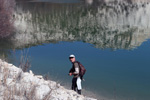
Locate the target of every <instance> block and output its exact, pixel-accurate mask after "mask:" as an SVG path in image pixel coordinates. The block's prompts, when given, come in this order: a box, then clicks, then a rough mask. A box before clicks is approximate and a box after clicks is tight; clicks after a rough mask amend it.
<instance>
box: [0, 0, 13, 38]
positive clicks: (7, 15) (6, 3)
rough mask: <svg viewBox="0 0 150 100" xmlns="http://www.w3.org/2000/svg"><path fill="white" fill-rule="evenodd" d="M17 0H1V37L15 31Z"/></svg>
mask: <svg viewBox="0 0 150 100" xmlns="http://www.w3.org/2000/svg"><path fill="white" fill-rule="evenodd" d="M14 6H15V0H0V38H5V37H8V36H10V35H11V33H12V32H13V29H14V28H13V22H14V19H13V9H14Z"/></svg>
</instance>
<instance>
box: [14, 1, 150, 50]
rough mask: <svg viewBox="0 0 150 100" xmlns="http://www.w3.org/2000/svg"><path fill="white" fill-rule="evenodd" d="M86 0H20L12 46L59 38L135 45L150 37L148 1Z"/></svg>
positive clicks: (103, 45)
mask: <svg viewBox="0 0 150 100" xmlns="http://www.w3.org/2000/svg"><path fill="white" fill-rule="evenodd" d="M84 2H85V4H84V3H81V4H52V3H45V2H40V3H36V2H32V3H31V2H26V3H17V7H16V12H15V18H16V21H15V26H16V35H15V36H14V37H13V38H12V39H11V40H12V41H13V43H14V45H13V48H23V47H25V46H32V45H39V44H42V43H56V42H59V41H83V42H86V43H91V44H94V46H95V47H96V48H101V49H104V48H112V49H133V48H135V47H137V46H140V45H141V44H142V42H143V41H145V40H147V39H149V38H150V21H149V20H150V12H149V10H150V4H149V3H148V2H144V1H142V3H141V2H135V1H133V0H127V1H118V2H117V1H115V2H112V1H111V2H110V1H109V0H108V1H106V0H102V1H99V0H95V1H93V0H85V1H84ZM87 4H90V6H87Z"/></svg>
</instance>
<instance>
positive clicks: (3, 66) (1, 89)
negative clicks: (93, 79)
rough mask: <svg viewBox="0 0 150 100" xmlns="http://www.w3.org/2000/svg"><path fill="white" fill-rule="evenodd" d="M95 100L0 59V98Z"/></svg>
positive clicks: (19, 99)
mask: <svg viewBox="0 0 150 100" xmlns="http://www.w3.org/2000/svg"><path fill="white" fill-rule="evenodd" d="M10 99H11V100H12V99H13V100H96V99H92V98H88V97H85V96H82V95H78V94H77V93H76V92H74V91H72V90H67V89H65V88H64V87H62V86H60V84H58V83H56V82H54V81H50V80H48V81H46V80H44V79H43V78H42V76H37V75H34V74H33V73H32V71H30V73H28V72H23V71H22V70H21V69H20V68H17V67H15V66H14V65H12V64H9V63H7V62H4V61H2V60H0V100H10Z"/></svg>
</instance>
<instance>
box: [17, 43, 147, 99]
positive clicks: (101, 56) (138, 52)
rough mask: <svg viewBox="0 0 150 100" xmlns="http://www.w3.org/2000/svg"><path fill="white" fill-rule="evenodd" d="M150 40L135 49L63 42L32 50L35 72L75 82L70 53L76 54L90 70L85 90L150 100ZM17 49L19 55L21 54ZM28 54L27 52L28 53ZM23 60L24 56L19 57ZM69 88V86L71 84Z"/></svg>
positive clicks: (106, 94) (107, 95) (99, 94)
mask: <svg viewBox="0 0 150 100" xmlns="http://www.w3.org/2000/svg"><path fill="white" fill-rule="evenodd" d="M149 44H150V41H147V42H144V43H143V44H142V45H141V46H140V47H138V48H136V49H134V50H115V51H112V50H110V49H105V50H100V49H97V48H94V47H93V46H92V45H91V44H87V43H83V42H59V43H57V44H44V45H40V46H36V47H31V48H29V54H28V55H29V58H30V60H31V65H32V67H31V70H33V72H34V73H36V74H42V75H45V74H47V73H49V75H50V77H51V78H52V79H53V80H55V81H59V82H60V83H61V84H62V85H66V84H67V83H69V82H71V77H69V76H68V75H67V74H68V71H69V69H70V68H71V63H70V62H69V60H68V56H69V54H72V53H73V54H75V56H76V59H77V60H78V61H80V62H81V63H82V64H83V65H84V66H85V67H86V69H87V73H86V75H85V80H86V81H85V82H83V88H84V89H85V90H88V91H93V92H94V93H96V95H98V96H104V97H108V98H109V99H112V98H113V99H114V98H119V99H120V98H121V99H120V100H127V99H129V100H132V99H136V100H148V99H149V98H150V97H149V96H150V92H149V90H150V86H149V84H150V79H149V78H150V73H149V70H150V68H149V66H150V62H149V57H150V53H149V51H150V46H149ZM20 52H21V51H20V50H17V51H16V54H15V55H17V56H18V55H20V54H21V53H20ZM26 52H27V50H26ZM19 57H20V56H19ZM67 86H68V85H67Z"/></svg>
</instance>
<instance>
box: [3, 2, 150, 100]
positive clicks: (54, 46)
mask: <svg viewBox="0 0 150 100" xmlns="http://www.w3.org/2000/svg"><path fill="white" fill-rule="evenodd" d="M47 1H48V0H47ZM47 1H46V0H45V1H43V2H23V1H22V2H17V5H16V9H15V10H16V11H15V18H16V20H15V25H16V34H15V35H14V36H13V38H11V39H10V41H0V57H1V58H3V57H6V58H7V59H8V62H11V63H13V64H15V65H19V64H20V58H21V56H22V55H23V56H24V57H26V55H27V58H28V59H29V61H30V63H31V68H30V69H31V70H32V71H33V73H35V74H41V75H46V74H49V76H50V79H52V80H55V81H58V82H59V83H61V85H63V86H65V87H67V88H70V85H71V78H72V77H69V76H68V71H69V69H70V68H71V66H72V65H71V63H70V62H69V59H68V57H69V55H70V54H74V55H75V56H76V60H77V61H80V62H81V63H82V64H83V65H84V66H85V67H86V69H87V73H86V75H85V77H84V78H85V80H86V81H85V82H82V85H83V89H84V92H83V93H84V94H86V91H89V92H88V95H90V96H93V95H94V97H96V98H98V99H99V100H102V98H105V99H104V100H149V99H150V85H149V84H150V73H149V72H150V67H149V66H150V62H149V58H150V40H149V39H150V23H149V18H150V13H149V10H150V9H149V8H150V5H149V3H141V2H140V3H139V2H132V0H131V1H130V2H129V0H127V2H119V1H118V2H105V1H103V2H100V1H98V0H95V1H93V2H88V0H87V1H86V0H82V1H81V2H79V1H77V0H72V1H71V3H70V2H68V0H65V1H61V2H60V0H58V1H57V2H56V1H55V0H49V2H47ZM66 2H67V3H66ZM91 92H92V93H91Z"/></svg>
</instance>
